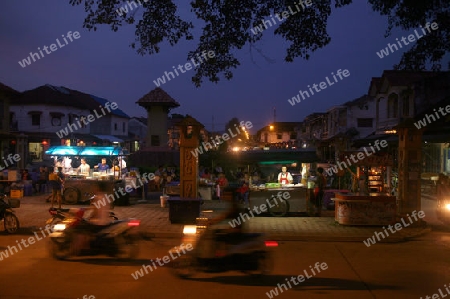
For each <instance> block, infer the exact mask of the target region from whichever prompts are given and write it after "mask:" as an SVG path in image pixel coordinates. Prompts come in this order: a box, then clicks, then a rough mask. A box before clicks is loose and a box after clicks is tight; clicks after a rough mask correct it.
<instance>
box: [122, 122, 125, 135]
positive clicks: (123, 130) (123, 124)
mask: <svg viewBox="0 0 450 299" xmlns="http://www.w3.org/2000/svg"><path fill="white" fill-rule="evenodd" d="M122 132H124V133H125V123H124V122H123V123H122Z"/></svg>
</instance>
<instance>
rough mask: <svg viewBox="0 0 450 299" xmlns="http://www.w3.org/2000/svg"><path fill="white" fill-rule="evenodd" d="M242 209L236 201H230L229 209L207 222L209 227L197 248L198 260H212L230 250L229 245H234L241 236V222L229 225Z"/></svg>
mask: <svg viewBox="0 0 450 299" xmlns="http://www.w3.org/2000/svg"><path fill="white" fill-rule="evenodd" d="M242 212H243V209H242V208H241V206H240V205H239V203H238V202H237V201H232V203H231V205H230V207H229V209H228V210H227V211H226V212H225V213H223V214H222V215H219V216H218V217H216V218H213V219H211V220H210V222H209V227H208V229H207V231H206V232H205V236H204V237H203V242H202V243H203V246H202V247H201V248H199V251H198V253H199V254H198V256H199V258H214V257H217V256H222V255H226V254H227V252H229V250H230V243H235V242H233V241H235V240H236V239H239V237H240V236H241V234H242V222H241V221H239V222H238V223H234V224H235V225H234V226H232V225H230V222H231V221H233V220H234V219H238V218H239V217H240V216H241V215H240V213H242Z"/></svg>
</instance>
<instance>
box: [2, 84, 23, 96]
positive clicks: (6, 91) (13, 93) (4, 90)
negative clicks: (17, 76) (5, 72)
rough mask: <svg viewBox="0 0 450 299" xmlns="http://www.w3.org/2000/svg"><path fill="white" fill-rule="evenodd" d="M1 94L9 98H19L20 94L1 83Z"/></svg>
mask: <svg viewBox="0 0 450 299" xmlns="http://www.w3.org/2000/svg"><path fill="white" fill-rule="evenodd" d="M0 94H4V95H7V96H9V97H17V96H19V95H20V92H18V91H17V90H15V89H13V88H11V87H9V86H7V85H5V84H3V83H1V82H0Z"/></svg>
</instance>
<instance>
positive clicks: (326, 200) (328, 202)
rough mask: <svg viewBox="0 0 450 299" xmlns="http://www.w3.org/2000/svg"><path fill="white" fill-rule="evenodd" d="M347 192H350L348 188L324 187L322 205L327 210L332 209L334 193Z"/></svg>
mask: <svg viewBox="0 0 450 299" xmlns="http://www.w3.org/2000/svg"><path fill="white" fill-rule="evenodd" d="M349 192H350V191H349V190H339V189H325V190H324V194H323V200H322V203H323V206H324V207H325V208H326V209H327V210H334V201H333V200H332V199H333V198H334V197H335V196H336V193H343V194H345V193H349Z"/></svg>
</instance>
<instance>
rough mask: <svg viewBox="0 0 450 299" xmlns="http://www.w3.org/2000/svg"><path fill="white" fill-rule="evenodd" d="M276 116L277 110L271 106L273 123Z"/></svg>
mask: <svg viewBox="0 0 450 299" xmlns="http://www.w3.org/2000/svg"><path fill="white" fill-rule="evenodd" d="M276 118H277V110H276V109H275V107H273V123H275V121H276Z"/></svg>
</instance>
